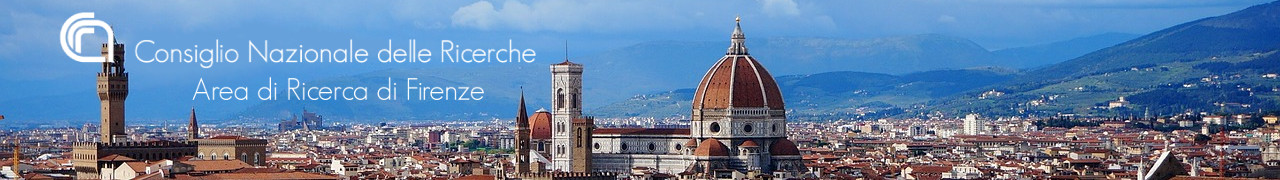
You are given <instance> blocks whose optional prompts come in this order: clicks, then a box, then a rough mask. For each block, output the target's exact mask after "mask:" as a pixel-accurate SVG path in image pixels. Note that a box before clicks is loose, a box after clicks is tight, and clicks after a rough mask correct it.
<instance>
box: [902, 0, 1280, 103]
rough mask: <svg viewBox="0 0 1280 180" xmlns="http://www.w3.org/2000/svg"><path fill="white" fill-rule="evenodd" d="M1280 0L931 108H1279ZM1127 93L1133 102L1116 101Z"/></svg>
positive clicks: (1195, 23)
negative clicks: (991, 95)
mask: <svg viewBox="0 0 1280 180" xmlns="http://www.w3.org/2000/svg"><path fill="white" fill-rule="evenodd" d="M1276 34H1280V2H1272V3H1267V4H1261V5H1256V6H1253V7H1249V8H1246V9H1243V10H1240V11H1237V12H1233V13H1230V14H1226V15H1222V16H1217V17H1210V18H1204V19H1200V20H1195V21H1191V22H1187V23H1183V24H1179V25H1176V26H1173V27H1169V28H1166V29H1163V30H1160V31H1156V32H1153V33H1151V34H1147V35H1143V36H1141V37H1138V38H1136V39H1133V40H1130V41H1127V42H1124V43H1121V44H1118V45H1115V46H1112V47H1108V48H1104V49H1101V50H1098V51H1094V52H1092V53H1089V54H1086V55H1084V56H1081V57H1078V58H1075V59H1072V60H1068V61H1065V62H1062V63H1059V64H1055V65H1052V66H1048V67H1045V68H1042V69H1038V70H1034V71H1030V72H1027V73H1025V74H1023V75H1020V76H1018V77H1016V78H1014V79H1013V80H1010V81H1009V82H1004V83H999V84H997V85H993V86H991V87H990V89H996V90H997V91H1000V92H1004V93H1005V95H1003V96H999V97H994V98H986V99H978V97H979V96H980V94H978V93H967V94H963V95H959V96H955V97H951V98H948V99H945V100H940V101H937V102H935V103H933V105H934V107H933V108H930V109H928V110H929V111H938V112H944V113H949V114H958V113H965V112H980V113H987V114H993V115H1020V114H1032V115H1054V114H1058V113H1077V114H1094V115H1119V116H1126V115H1133V116H1141V115H1144V114H1146V113H1148V112H1150V113H1153V114H1171V113H1179V112H1184V111H1187V110H1195V111H1208V112H1219V113H1231V112H1254V111H1257V110H1258V109H1275V108H1276V106H1277V104H1280V99H1278V98H1277V96H1280V94H1277V93H1276V90H1278V89H1277V87H1280V82H1278V81H1276V79H1275V78H1274V77H1269V76H1268V74H1274V73H1280V70H1278V69H1276V68H1275V67H1277V65H1278V64H1280V57H1277V55H1276V52H1277V50H1278V49H1280V36H1276ZM1122 96H1123V97H1128V98H1127V100H1128V101H1129V102H1130V103H1131V105H1128V106H1124V107H1120V108H1110V107H1104V106H1105V105H1106V104H1105V103H1108V102H1111V101H1116V100H1118V99H1119V98H1120V97H1122Z"/></svg>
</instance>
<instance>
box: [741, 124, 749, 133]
mask: <svg viewBox="0 0 1280 180" xmlns="http://www.w3.org/2000/svg"><path fill="white" fill-rule="evenodd" d="M742 131H743V132H751V125H750V124H748V125H743V126H742Z"/></svg>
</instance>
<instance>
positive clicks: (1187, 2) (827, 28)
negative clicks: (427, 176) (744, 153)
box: [0, 0, 1267, 111]
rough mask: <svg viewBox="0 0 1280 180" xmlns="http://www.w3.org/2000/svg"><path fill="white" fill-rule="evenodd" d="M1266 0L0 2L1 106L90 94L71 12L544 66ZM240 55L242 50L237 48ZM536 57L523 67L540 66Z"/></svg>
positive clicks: (142, 27)
mask: <svg viewBox="0 0 1280 180" xmlns="http://www.w3.org/2000/svg"><path fill="white" fill-rule="evenodd" d="M1265 2H1267V1H1262V0H894V1H878V0H854V1H794V0H759V1H618V0H581V1H578V0H548V1H517V0H498V1H372V2H366V1H342V2H337V1H302V0H285V1H63V0H52V1H4V2H2V3H0V84H6V85H5V86H0V101H5V100H12V99H18V98H31V97H40V96H57V95H61V94H69V93H80V92H85V91H91V90H92V89H86V88H85V87H84V85H85V84H92V81H93V79H92V78H86V75H85V72H94V71H97V66H94V65H84V64H79V63H77V62H73V61H70V60H69V59H68V58H67V57H65V56H64V55H63V53H62V52H60V51H61V49H60V48H59V47H58V43H57V41H58V38H57V37H58V31H59V28H60V26H61V24H62V23H63V22H64V21H65V20H66V18H67V17H69V16H71V15H72V14H75V13H79V12H95V13H96V14H97V19H101V20H103V21H106V22H107V23H109V24H111V25H112V26H113V28H114V29H115V31H116V35H117V38H118V39H119V40H120V41H122V42H124V43H125V44H127V47H129V48H132V46H133V43H134V42H137V41H139V40H142V39H149V40H154V41H156V42H157V46H161V47H166V48H186V47H190V46H192V45H200V46H201V47H209V46H211V45H212V44H213V41H214V39H219V40H220V41H221V42H222V44H224V45H227V46H234V47H235V48H245V47H244V42H245V41H261V40H270V41H271V42H273V43H281V44H306V45H308V46H313V47H315V46H321V47H326V46H335V47H341V46H345V45H346V43H347V40H348V39H352V40H354V41H356V42H357V43H366V44H368V46H369V47H368V48H370V49H373V48H378V47H379V46H375V45H373V44H374V43H378V42H385V41H386V39H395V40H405V39H417V40H419V41H420V42H423V41H425V42H433V41H436V40H440V39H450V40H453V41H456V42H459V43H465V45H466V46H469V47H501V46H505V45H506V43H507V40H508V39H510V40H512V41H514V44H515V46H517V47H519V48H533V49H537V50H539V51H540V52H541V53H540V56H539V57H541V58H543V61H544V62H545V61H546V60H557V59H561V58H563V55H561V52H562V50H563V47H564V43H565V42H566V41H567V42H569V43H570V45H571V46H570V47H571V54H572V55H571V56H585V55H589V54H591V53H593V52H599V51H604V50H609V49H614V48H619V47H624V46H628V45H632V44H635V43H639V42H646V41H664V40H691V41H724V40H725V39H727V38H728V36H729V32H730V31H731V29H729V28H728V27H731V26H730V25H731V23H733V22H732V21H733V18H734V16H738V15H740V16H742V19H743V24H742V26H743V28H744V29H745V31H746V32H747V36H748V38H761V37H829V38H849V39H863V38H876V37H886V36H897V35H914V34H924V33H939V34H946V35H951V36H956V37H962V38H968V39H970V40H973V41H974V42H977V43H978V44H980V45H982V46H984V47H986V48H988V49H992V50H994V49H1001V48H1010V47H1019V46H1027V45H1034V44H1041V43H1048V42H1053V41H1060V40H1066V39H1071V38H1076V37H1082V36H1089V35H1096V34H1102V33H1111V32H1119V33H1131V34H1146V33H1149V32H1152V31H1156V30H1159V29H1162V28H1165V27H1169V26H1173V25H1176V24H1179V23H1183V22H1187V21H1192V20H1195V19H1200V18H1205V17H1211V16H1217V15H1222V14H1226V13H1229V12H1233V11H1236V10H1240V9H1243V8H1246V7H1249V6H1252V5H1256V4H1261V3H1265ZM91 40H93V39H91ZM97 40H98V41H101V40H100V39H97ZM90 42H91V41H90ZM85 44H95V43H88V42H86V43H85ZM424 44H432V43H424ZM240 50H241V51H244V49H240ZM130 51H132V49H130ZM129 53H133V52H129ZM147 53H149V52H147ZM241 54H242V56H247V54H248V52H241ZM127 57H132V55H130V56H127ZM131 60H132V59H131ZM130 63H131V64H129V65H128V66H129V67H130V70H131V71H132V72H135V73H146V74H153V75H154V74H162V75H163V76H147V77H136V78H135V79H140V80H138V81H141V82H147V83H136V84H135V85H136V86H134V88H138V89H147V88H152V89H154V88H161V89H163V88H182V90H181V91H187V90H186V89H188V87H189V84H190V83H192V82H194V79H195V78H196V77H203V78H206V79H217V80H222V81H231V80H239V79H244V78H252V79H253V80H251V81H250V82H251V83H242V84H241V85H247V86H257V84H254V83H258V82H257V79H261V78H262V77H265V76H281V75H288V76H294V77H298V78H313V77H332V76H341V75H350V74H357V73H363V72H369V71H373V70H379V69H385V68H389V67H392V66H388V65H368V66H352V67H350V69H345V70H340V71H327V72H308V70H309V69H312V68H314V67H317V66H319V65H286V66H260V65H251V64H250V65H228V66H220V67H218V68H214V69H200V68H198V66H195V65H186V64H141V63H137V62H130ZM545 64H546V63H541V62H540V63H533V64H530V65H528V66H529V67H530V68H534V69H543V68H545ZM244 72H255V73H244ZM175 85H176V86H175ZM171 86H172V87H171ZM85 102H86V103H94V102H96V101H93V99H86V100H85ZM46 106H50V105H46ZM176 109H183V108H176ZM0 111H3V110H0ZM226 111H234V110H230V109H228V110H226Z"/></svg>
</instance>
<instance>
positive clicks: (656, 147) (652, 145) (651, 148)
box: [649, 142, 658, 151]
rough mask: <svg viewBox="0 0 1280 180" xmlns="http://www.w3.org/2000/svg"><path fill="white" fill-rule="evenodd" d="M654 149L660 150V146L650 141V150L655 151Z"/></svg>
mask: <svg viewBox="0 0 1280 180" xmlns="http://www.w3.org/2000/svg"><path fill="white" fill-rule="evenodd" d="M654 150H658V146H657V145H654V144H653V143H652V142H651V143H649V151H654Z"/></svg>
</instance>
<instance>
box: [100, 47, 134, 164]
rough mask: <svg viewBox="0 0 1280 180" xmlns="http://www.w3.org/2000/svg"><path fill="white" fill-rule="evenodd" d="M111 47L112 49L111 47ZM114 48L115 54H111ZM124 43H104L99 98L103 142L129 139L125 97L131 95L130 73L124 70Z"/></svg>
mask: <svg viewBox="0 0 1280 180" xmlns="http://www.w3.org/2000/svg"><path fill="white" fill-rule="evenodd" d="M109 48H110V49H109ZM112 49H114V50H115V53H114V56H112V55H109V54H111V53H109V51H110V50H112ZM124 53H125V52H124V44H118V43H115V42H111V43H106V44H102V57H103V58H108V59H107V61H106V62H102V72H98V100H100V101H101V102H102V121H101V123H102V125H101V129H100V130H99V131H100V132H99V133H100V135H101V136H102V140H101V142H104V143H114V142H125V141H128V135H126V134H125V133H124V99H125V98H126V97H128V96H129V73H127V72H125V71H124V62H125V60H124Z"/></svg>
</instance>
